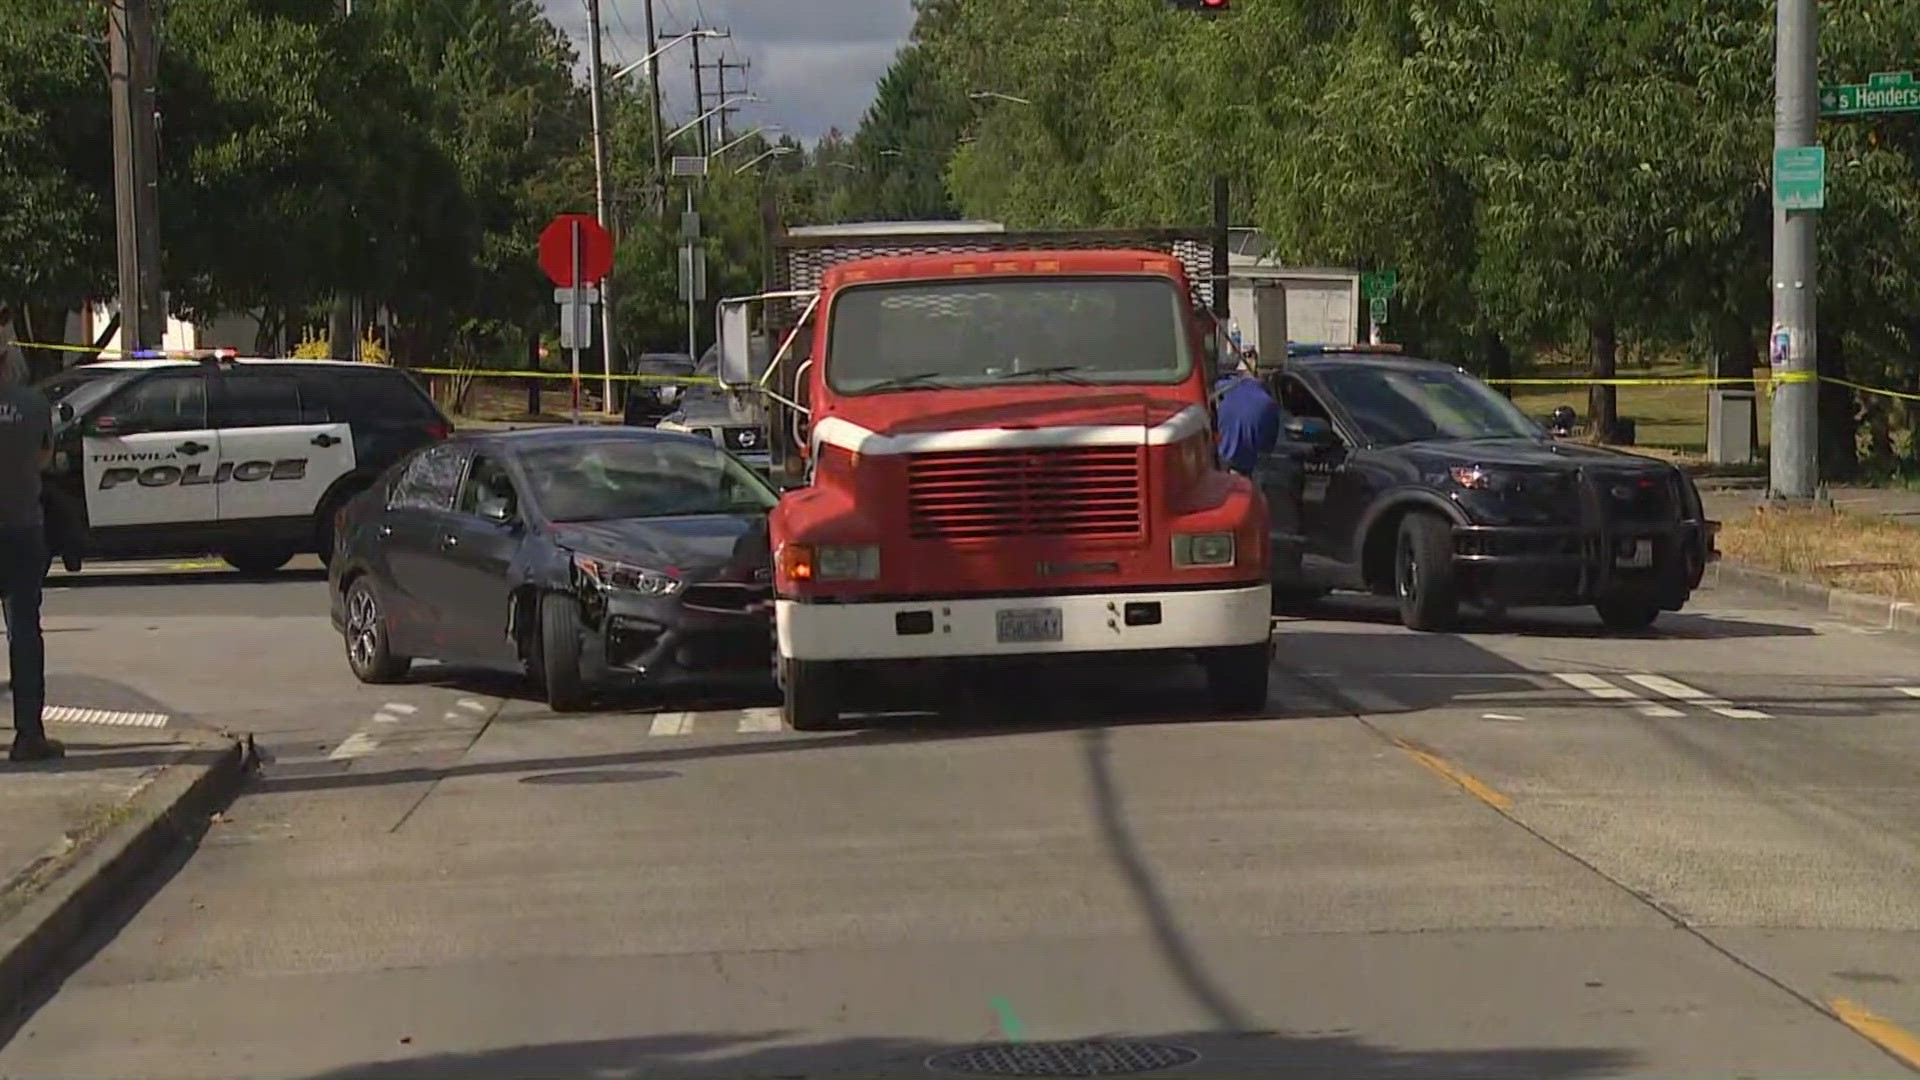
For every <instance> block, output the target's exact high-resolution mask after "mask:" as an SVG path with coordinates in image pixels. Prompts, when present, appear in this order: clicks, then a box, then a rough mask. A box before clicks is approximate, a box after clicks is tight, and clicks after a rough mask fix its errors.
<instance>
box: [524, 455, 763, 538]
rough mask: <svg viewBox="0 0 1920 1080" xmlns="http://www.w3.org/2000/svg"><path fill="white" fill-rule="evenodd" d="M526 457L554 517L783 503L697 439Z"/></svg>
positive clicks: (744, 509) (743, 509) (603, 517)
mask: <svg viewBox="0 0 1920 1080" xmlns="http://www.w3.org/2000/svg"><path fill="white" fill-rule="evenodd" d="M520 460H521V464H522V465H524V466H525V468H526V471H527V475H528V477H529V478H530V479H531V480H532V482H533V497H534V503H535V505H536V506H538V507H539V509H540V511H541V512H542V513H543V514H545V515H546V517H547V518H548V520H551V521H612V520H618V519H626V518H662V517H692V516H696V515H700V514H748V513H765V512H766V511H768V510H771V509H772V508H773V506H774V504H775V503H777V502H779V501H780V496H779V494H778V493H776V492H775V491H774V490H773V488H771V487H769V486H768V485H767V482H766V481H765V480H762V479H761V478H760V477H759V476H757V475H755V474H754V471H753V470H752V469H750V468H748V467H747V466H745V465H743V464H741V463H740V462H739V461H738V460H736V459H735V458H734V457H733V456H732V455H730V454H727V453H726V452H724V451H722V450H720V449H719V448H718V447H716V446H714V445H712V444H711V443H704V442H699V441H696V440H693V439H685V440H682V439H591V440H583V441H580V442H567V443H553V444H549V445H544V446H536V447H534V448H532V449H529V450H526V451H523V452H522V453H521V456H520Z"/></svg>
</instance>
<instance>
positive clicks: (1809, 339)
mask: <svg viewBox="0 0 1920 1080" xmlns="http://www.w3.org/2000/svg"><path fill="white" fill-rule="evenodd" d="M1775 42H1776V44H1775V52H1774V99H1773V146H1774V149H1775V151H1780V150H1790V149H1794V148H1798V147H1804V146H1814V145H1816V144H1817V140H1818V131H1817V125H1818V121H1819V118H1820V103H1819V97H1820V86H1819V72H1818V70H1817V66H1818V59H1817V56H1818V47H1819V42H1820V25H1819V10H1818V6H1817V3H1816V0H1779V13H1778V24H1777V28H1776V37H1775ZM1778 184H1779V178H1778V177H1777V176H1776V177H1775V185H1776V194H1777V187H1778ZM1819 217H1820V213H1819V211H1817V210H1783V209H1780V208H1779V207H1778V203H1777V201H1776V206H1775V209H1774V211H1773V281H1772V284H1773V290H1772V291H1773V329H1772V332H1771V333H1770V334H1769V335H1768V336H1767V346H1768V356H1769V359H1770V360H1771V361H1772V365H1773V371H1772V375H1773V387H1774V399H1773V446H1772V454H1771V459H1772V460H1771V465H1770V473H1771V476H1770V479H1769V482H1768V489H1769V490H1768V494H1769V495H1770V496H1771V497H1773V498H1777V499H1812V498H1813V497H1814V495H1815V494H1816V492H1817V490H1818V488H1819V484H1820V456H1819V442H1818V423H1819V404H1820V383H1819V377H1818V371H1819V364H1818V360H1819V349H1818V346H1817V344H1816V341H1815V333H1816V328H1817V322H1816V320H1815V303H1816V300H1817V299H1818V291H1817V286H1818V280H1819V279H1818V277H1817V276H1816V274H1817V269H1818V268H1817V266H1816V265H1815V264H1816V261H1817V257H1818V249H1817V248H1816V247H1815V232H1814V226H1815V223H1816V222H1817V221H1818V220H1819Z"/></svg>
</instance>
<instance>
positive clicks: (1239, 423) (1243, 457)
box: [1214, 367, 1281, 477]
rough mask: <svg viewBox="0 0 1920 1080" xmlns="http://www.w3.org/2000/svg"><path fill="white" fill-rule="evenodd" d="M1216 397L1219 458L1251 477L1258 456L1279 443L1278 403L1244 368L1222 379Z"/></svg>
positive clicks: (1279, 415) (1258, 462)
mask: <svg viewBox="0 0 1920 1080" xmlns="http://www.w3.org/2000/svg"><path fill="white" fill-rule="evenodd" d="M1214 389H1215V390H1217V391H1218V392H1219V394H1220V406H1219V416H1220V459H1221V460H1222V461H1224V462H1226V463H1227V467H1228V468H1230V469H1232V470H1233V471H1234V472H1237V473H1239V474H1240V475H1242V476H1249V477H1250V476H1252V475H1253V472H1254V470H1255V469H1257V468H1259V466H1260V455H1261V454H1263V453H1265V452H1267V451H1269V450H1272V449H1273V448H1274V447H1275V446H1276V445H1278V444H1279V442H1280V420H1281V412H1280V403H1279V402H1278V401H1275V400H1274V399H1273V395H1272V394H1270V393H1268V392H1267V388H1266V386H1265V385H1264V384H1262V383H1261V382H1260V380H1259V379H1257V378H1255V377H1254V376H1253V373H1252V372H1250V371H1248V370H1247V369H1246V368H1245V367H1240V368H1237V369H1236V370H1234V371H1232V372H1230V373H1229V374H1227V375H1225V376H1223V377H1222V378H1221V379H1220V381H1219V382H1218V383H1216V384H1215V386H1214Z"/></svg>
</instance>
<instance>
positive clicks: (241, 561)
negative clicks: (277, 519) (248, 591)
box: [220, 548, 293, 574]
mask: <svg viewBox="0 0 1920 1080" xmlns="http://www.w3.org/2000/svg"><path fill="white" fill-rule="evenodd" d="M220 557H221V558H222V559H225V560H226V561H227V565H228V566H231V567H233V568H234V569H235V570H238V571H240V572H241V573H243V574H270V573H272V572H274V571H275V570H278V569H280V568H281V567H283V566H285V565H287V564H288V563H290V562H292V561H293V552H291V551H275V550H273V549H271V548H261V549H255V550H241V551H223V552H221V553H220Z"/></svg>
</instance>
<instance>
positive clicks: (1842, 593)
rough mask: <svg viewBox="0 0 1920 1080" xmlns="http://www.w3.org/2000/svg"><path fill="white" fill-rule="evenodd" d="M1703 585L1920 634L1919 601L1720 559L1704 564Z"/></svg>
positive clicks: (1885, 628)
mask: <svg viewBox="0 0 1920 1080" xmlns="http://www.w3.org/2000/svg"><path fill="white" fill-rule="evenodd" d="M1701 584H1703V585H1714V586H1723V585H1724V586H1730V587H1733V588H1740V589H1750V590H1752V591H1754V592H1759V593H1764V594H1766V595H1767V596H1771V597H1775V598H1777V599H1781V600H1786V601H1788V602H1789V603H1793V604H1798V605H1800V606H1803V607H1812V608H1816V609H1818V610H1820V611H1822V612H1825V613H1826V614H1828V615H1831V616H1833V617H1834V618H1837V619H1843V620H1845V621H1847V622H1852V623H1859V624H1860V625H1862V626H1871V627H1874V628H1876V629H1880V630H1897V631H1902V632H1905V633H1920V604H1911V603H1908V602H1907V601H1905V600H1895V599H1893V598H1892V597H1889V596H1873V595H1871V594H1868V593H1857V592H1849V591H1847V590H1846V589H1836V588H1833V587H1831V586H1828V585H1822V584H1820V583H1819V582H1817V581H1808V580H1807V579H1805V578H1797V577H1792V576H1790V575H1787V574H1778V573H1775V572H1773V571H1771V570H1760V569H1757V568H1755V567H1751V566H1743V565H1741V564H1740V563H1730V562H1727V561H1726V560H1724V559H1723V560H1721V561H1719V562H1716V563H1714V564H1713V565H1711V566H1709V567H1707V575H1706V580H1705V581H1703V582H1701Z"/></svg>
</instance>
